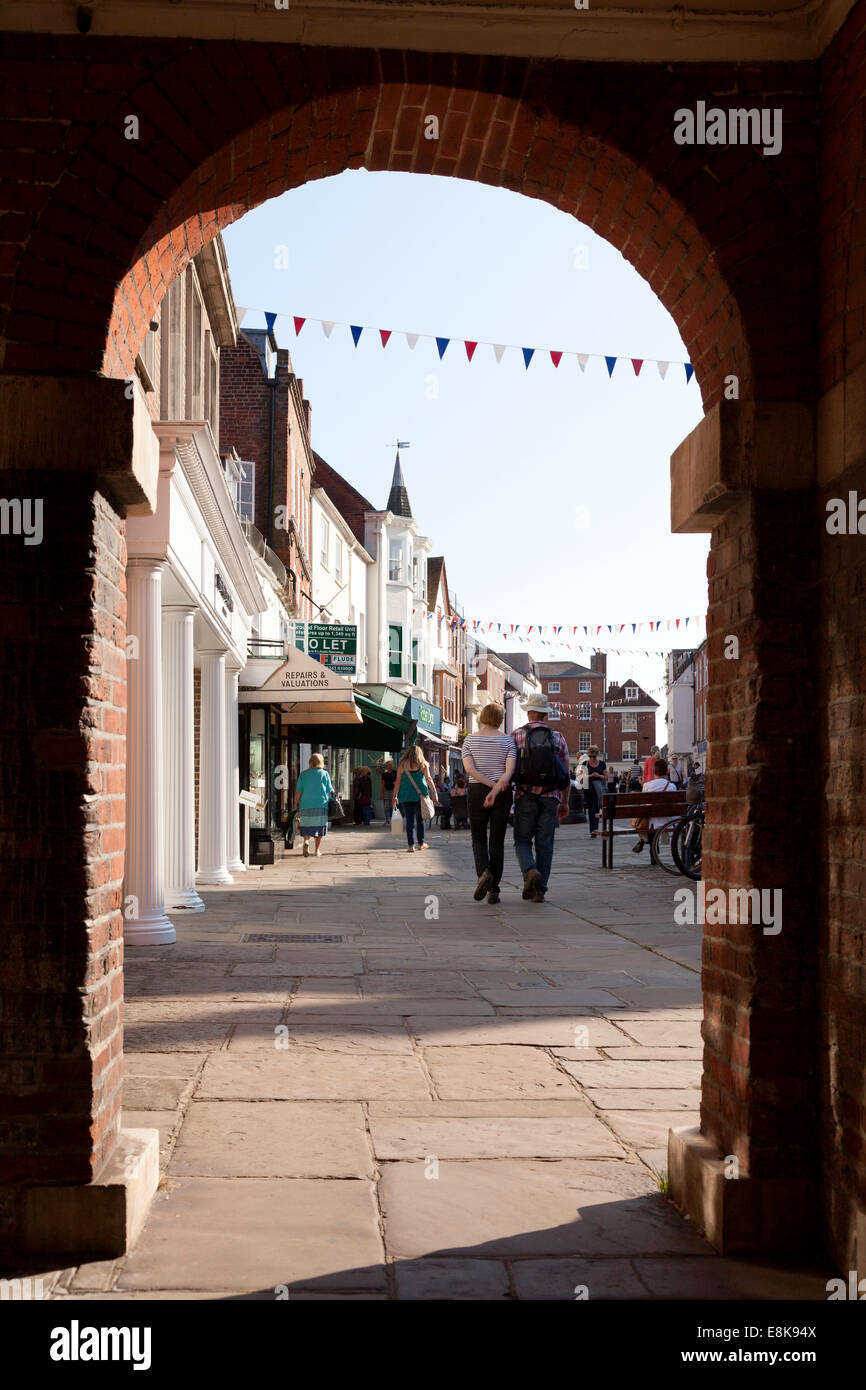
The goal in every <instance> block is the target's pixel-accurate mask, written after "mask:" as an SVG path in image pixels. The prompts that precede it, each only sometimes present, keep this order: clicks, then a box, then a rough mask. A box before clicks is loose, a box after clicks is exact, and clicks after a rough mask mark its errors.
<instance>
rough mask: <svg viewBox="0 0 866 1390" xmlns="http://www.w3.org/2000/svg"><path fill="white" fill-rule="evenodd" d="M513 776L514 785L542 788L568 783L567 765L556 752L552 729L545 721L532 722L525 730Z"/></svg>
mask: <svg viewBox="0 0 866 1390" xmlns="http://www.w3.org/2000/svg"><path fill="white" fill-rule="evenodd" d="M514 780H515V782H517V784H518V786H521V787H542V788H544V790H545V791H563V790H564V789H565V788H566V787H567V786H569V785H570V782H571V779H570V777H569V775H568V768H567V767H566V766H565V763H564V762H563V761H562V759H561V758H560V757H559V756H558V754H557V752H556V744H555V742H554V738H553V730H552V729H551V728H550V727H549V726H548V725H547V724H533V725H531V726H530V727H529V728H528V729H527V730H526V738H525V739H524V742H523V747H522V748H521V750H520V758H519V759H518V763H517V771H516V773H515V777H514Z"/></svg>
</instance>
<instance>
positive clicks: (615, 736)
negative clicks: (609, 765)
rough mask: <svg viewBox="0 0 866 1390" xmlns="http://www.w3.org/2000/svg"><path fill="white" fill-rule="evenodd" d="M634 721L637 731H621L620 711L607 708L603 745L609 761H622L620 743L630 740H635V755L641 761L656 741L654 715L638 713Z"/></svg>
mask: <svg viewBox="0 0 866 1390" xmlns="http://www.w3.org/2000/svg"><path fill="white" fill-rule="evenodd" d="M635 723H636V724H637V733H623V731H622V713H621V711H620V710H619V709H616V710H614V711H613V712H611V711H610V710H608V712H607V714H606V715H605V721H604V724H605V734H604V746H605V748H606V750H607V756H608V760H609V761H610V762H614V763H618V762H622V759H623V753H622V745H623V743H624V742H628V741H630V740H631V741H637V756H638V758H639V759H640V761H641V763H643V760H644V758H645V757H647V755H648V753H649V751H650V749H651V748H652V746H653V744H654V743H655V741H656V717H655V715H654V714H638V715H637V717H636V719H635ZM628 761H630V759H629V760H628Z"/></svg>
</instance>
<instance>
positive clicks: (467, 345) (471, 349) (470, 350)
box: [463, 342, 478, 362]
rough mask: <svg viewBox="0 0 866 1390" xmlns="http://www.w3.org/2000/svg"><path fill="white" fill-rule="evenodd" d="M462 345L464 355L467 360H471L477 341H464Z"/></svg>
mask: <svg viewBox="0 0 866 1390" xmlns="http://www.w3.org/2000/svg"><path fill="white" fill-rule="evenodd" d="M463 346H464V347H465V348H466V356H467V357H468V358H469V361H470V362H471V361H472V354H473V353H474V351H475V349H476V348H477V346H478V344H477V342H476V343H464V344H463Z"/></svg>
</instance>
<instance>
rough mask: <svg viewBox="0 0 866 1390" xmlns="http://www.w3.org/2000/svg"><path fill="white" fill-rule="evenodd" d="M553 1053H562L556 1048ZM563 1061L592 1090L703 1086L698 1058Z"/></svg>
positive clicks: (575, 1076)
mask: <svg viewBox="0 0 866 1390" xmlns="http://www.w3.org/2000/svg"><path fill="white" fill-rule="evenodd" d="M554 1056H562V1052H561V1051H560V1050H559V1049H556V1048H555V1049H554ZM563 1065H564V1066H565V1069H566V1071H567V1072H569V1073H570V1074H571V1075H572V1076H573V1077H574V1078H575V1080H576V1081H579V1082H580V1084H581V1086H586V1087H587V1088H588V1089H590V1090H596V1089H598V1088H602V1087H603V1088H607V1087H613V1088H623V1089H631V1088H635V1089H638V1090H645V1089H656V1088H658V1087H667V1088H670V1087H674V1088H680V1087H690V1086H700V1084H701V1074H702V1071H703V1068H702V1066H701V1063H700V1061H699V1060H697V1061H694V1062H669V1061H665V1062H647V1061H644V1062H615V1061H605V1062H598V1061H579V1062H572V1061H568V1060H564V1061H563Z"/></svg>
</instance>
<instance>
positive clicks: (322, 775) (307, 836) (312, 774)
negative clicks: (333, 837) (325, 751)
mask: <svg viewBox="0 0 866 1390" xmlns="http://www.w3.org/2000/svg"><path fill="white" fill-rule="evenodd" d="M333 795H334V788H333V786H332V785H331V779H330V777H329V776H328V774H327V772H326V771H325V766H324V759H323V757H322V755H321V753H313V755H312V757H311V758H310V765H309V767H308V768H307V769H306V770H305V771H304V772H302V773H301V775H300V777H299V778H298V784H297V786H296V788H295V810H296V811H298V812H299V827H298V828H299V830H300V833H301V834H302V835H303V837H304V858H305V859H306V858H307V856H308V855H309V853H310V840H311V839H314V840H315V842H316V847H315V853H316V854H317V855H321V853H322V841H323V839H324V838H325V836H326V835H327V833H328V803H329V802H330V800H331V797H332V796H333Z"/></svg>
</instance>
